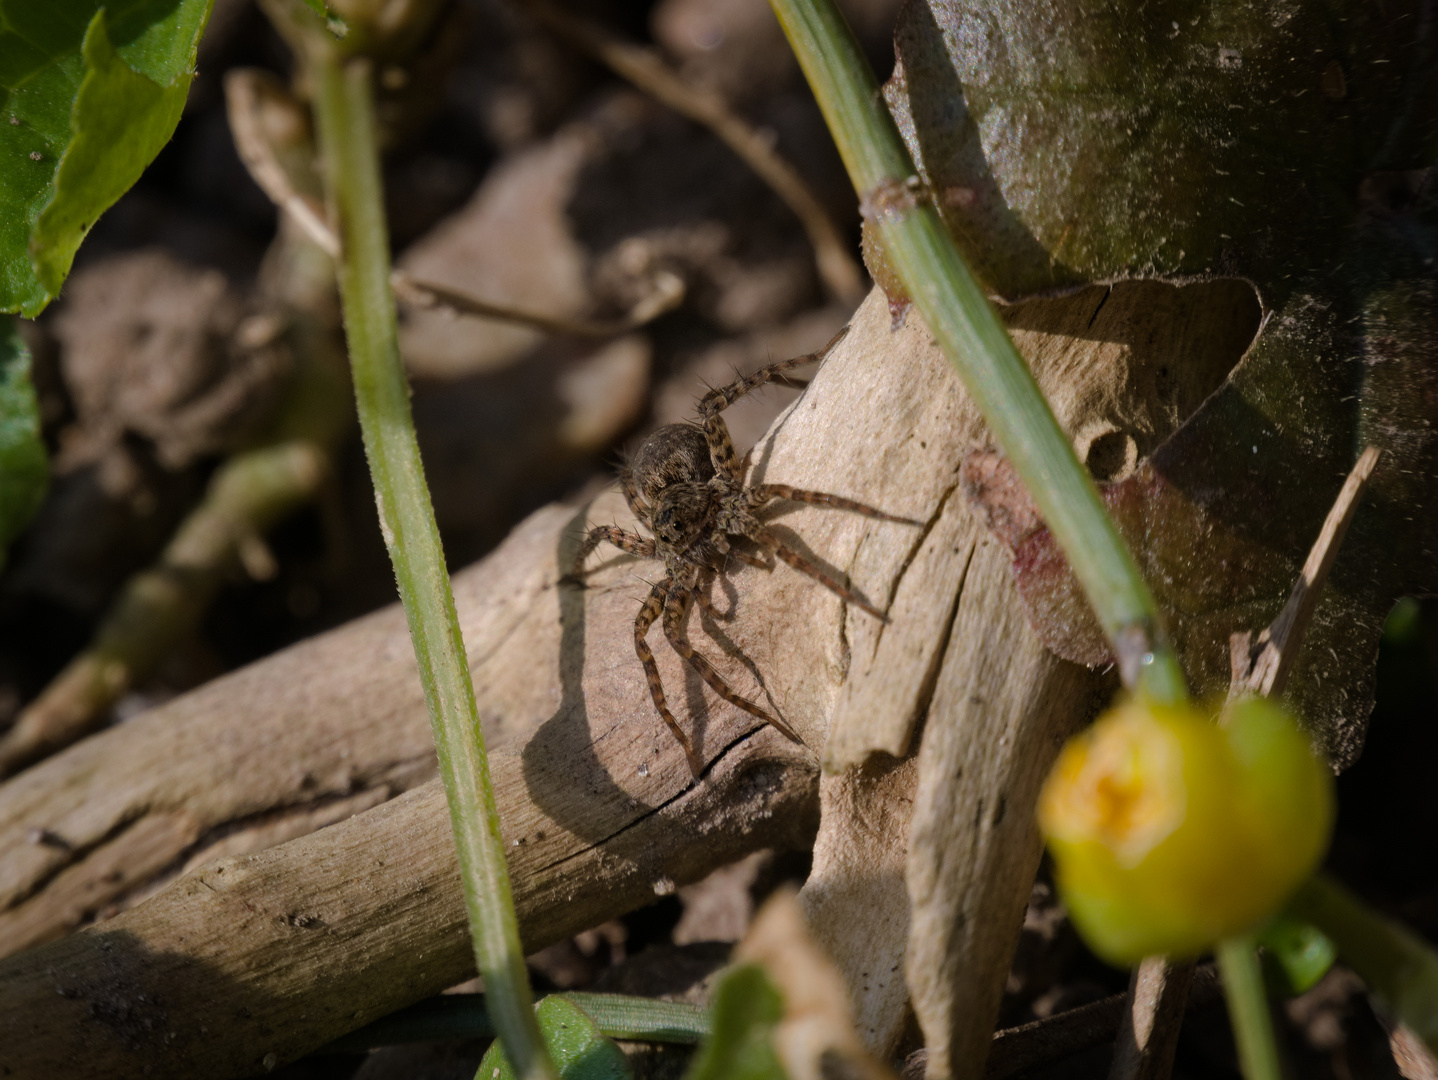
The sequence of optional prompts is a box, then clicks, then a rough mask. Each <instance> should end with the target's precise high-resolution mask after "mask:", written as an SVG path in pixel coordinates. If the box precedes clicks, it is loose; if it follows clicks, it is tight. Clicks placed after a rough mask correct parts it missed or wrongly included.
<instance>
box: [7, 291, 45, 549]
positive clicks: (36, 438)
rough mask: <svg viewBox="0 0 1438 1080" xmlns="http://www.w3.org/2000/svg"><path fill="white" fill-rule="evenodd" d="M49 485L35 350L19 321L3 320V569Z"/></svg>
mask: <svg viewBox="0 0 1438 1080" xmlns="http://www.w3.org/2000/svg"><path fill="white" fill-rule="evenodd" d="M48 482H49V468H48V465H47V463H46V460H45V445H44V443H42V442H41V441H40V406H39V403H38V402H37V401H36V400H35V387H34V386H33V385H31V382H30V350H28V349H27V348H25V343H24V341H22V340H21V339H20V335H19V333H17V332H16V328H15V320H14V319H13V318H9V317H6V316H0V565H3V564H4V561H5V550H6V548H8V547H9V546H10V541H12V540H14V539H15V537H16V536H17V535H18V534H19V533H20V530H21V529H23V528H24V527H25V526H26V524H27V523H28V522H29V521H30V519H31V518H32V517H34V515H35V511H36V510H38V509H39V508H40V502H41V500H43V499H44V497H45V488H46V485H47V484H48Z"/></svg>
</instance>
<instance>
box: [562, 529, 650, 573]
mask: <svg viewBox="0 0 1438 1080" xmlns="http://www.w3.org/2000/svg"><path fill="white" fill-rule="evenodd" d="M606 540H607V541H609V543H611V544H613V545H614V546H615V547H617V548H619V549H620V550H621V551H627V552H629V554H631V555H638V556H640V557H641V558H645V559H652V558H654V541H653V540H647V539H645V538H644V537H642V536H640V535H639V534H638V533H632V532H625V531H624V530H623V529H621V528H619V527H618V526H617V525H596V526H594V528H592V529H590V530H589V535H588V536H586V537H585V538H584V543H582V544H580V545H579V551H578V552H577V553H576V554H575V556H574V562H573V563H572V564H571V566H570V570H569V573H568V574H566V575H565V577H566V578H568V579H569V580H571V581H578V580H580V579H581V578H583V577H584V560H585V559H587V558H589V555H590V553H591V552H592V551H594V549H595V548H597V547H598V546H599V545H600V544H602V543H603V542H604V541H606Z"/></svg>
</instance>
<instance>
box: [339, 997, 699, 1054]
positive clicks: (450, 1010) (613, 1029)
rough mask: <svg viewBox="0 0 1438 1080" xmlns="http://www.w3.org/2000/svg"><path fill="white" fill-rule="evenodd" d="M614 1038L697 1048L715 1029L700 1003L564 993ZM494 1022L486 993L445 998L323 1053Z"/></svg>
mask: <svg viewBox="0 0 1438 1080" xmlns="http://www.w3.org/2000/svg"><path fill="white" fill-rule="evenodd" d="M559 997H562V998H564V1000H565V1001H568V1002H569V1003H570V1004H571V1005H574V1006H575V1007H577V1008H578V1009H580V1010H581V1011H582V1012H583V1013H585V1015H587V1016H588V1017H589V1018H590V1019H591V1020H593V1021H594V1023H595V1024H596V1025H597V1026H598V1028H599V1030H600V1031H601V1032H602V1033H603V1034H604V1035H606V1036H607V1037H608V1038H611V1039H630V1040H633V1041H636V1042H657V1043H669V1044H673V1045H678V1046H694V1045H696V1044H697V1043H698V1042H699V1040H700V1039H702V1038H704V1037H705V1036H707V1035H709V1034H710V1032H711V1031H712V1030H713V1025H712V1023H711V1022H710V1017H709V1013H708V1012H707V1011H706V1010H704V1009H702V1008H700V1007H699V1006H697V1005H687V1004H684V1003H683V1002H677V1001H656V1000H655V999H653V998H643V997H631V996H629V995H627V994H587V993H570V994H560V995H559ZM493 1037H494V1023H493V1022H492V1021H491V1020H490V1017H489V1009H488V1007H487V1005H486V1003H485V998H484V995H483V994H441V995H439V996H438V997H432V998H429V999H428V1000H426V1001H421V1002H420V1003H419V1004H417V1005H411V1006H410V1007H409V1008H407V1009H401V1010H400V1011H399V1012H396V1013H391V1014H390V1015H389V1016H386V1017H383V1018H381V1019H379V1020H376V1021H374V1023H372V1024H366V1025H365V1026H364V1027H362V1028H360V1029H358V1030H357V1031H352V1032H350V1033H349V1034H348V1035H343V1036H341V1037H340V1038H338V1039H336V1040H335V1041H334V1042H332V1043H330V1044H329V1045H328V1046H326V1047H324V1048H323V1049H322V1050H319V1051H317V1052H318V1053H331V1054H332V1053H352V1052H355V1051H361V1050H372V1049H374V1048H376V1047H380V1046H396V1045H399V1044H401V1043H417V1042H441V1041H445V1040H449V1039H489V1038H493Z"/></svg>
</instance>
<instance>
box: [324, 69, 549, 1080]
mask: <svg viewBox="0 0 1438 1080" xmlns="http://www.w3.org/2000/svg"><path fill="white" fill-rule="evenodd" d="M308 60H309V62H310V65H311V70H312V72H313V74H314V77H315V91H316V97H315V115H316V119H317V121H318V127H319V136H320V140H319V141H320V157H321V162H322V165H323V172H324V177H325V186H326V193H327V196H328V198H329V200H330V202H331V205H332V206H333V208H334V211H335V212H336V213H337V215H338V220H339V228H340V238H341V244H342V247H343V255H342V257H341V259H340V264H339V284H340V299H341V302H342V304H343V308H344V325H345V336H346V338H347V340H348V343H349V352H350V365H351V369H352V372H353V378H354V388H355V403H356V406H357V408H358V412H359V419H360V428H361V431H362V433H363V436H364V446H365V454H366V456H367V457H368V459H369V466H370V474H371V476H372V478H373V480H374V489H375V500H376V503H377V504H378V507H379V520H380V531H381V532H382V533H383V534H384V541H385V546H386V547H387V548H388V549H389V555H390V560H391V562H393V564H394V570H395V577H396V578H397V579H398V582H399V594H400V599H401V600H402V601H403V602H404V610H405V615H406V616H407V617H408V619H409V631H410V637H411V639H412V640H413V642H414V652H415V658H416V659H417V660H418V661H419V672H420V681H421V682H422V684H423V686H424V695H425V701H426V703H427V704H428V705H429V715H430V723H431V726H432V728H433V731H434V744H435V749H436V750H437V751H438V754H439V766H440V774H441V776H442V777H443V779H444V788H445V794H446V795H447V797H448V800H449V814H450V822H451V824H452V825H453V828H454V839H455V845H456V847H457V848H458V850H459V867H460V874H461V877H462V878H463V882H464V895H465V902H466V906H467V908H468V911H469V926H470V934H471V936H472V937H473V939H474V955H475V960H476V962H477V964H478V966H479V970H480V973H481V974H482V975H483V976H484V983H485V988H486V989H487V990H488V991H489V997H490V1004H491V1010H492V1013H493V1016H494V1024H495V1027H496V1028H497V1029H498V1031H499V1033H500V1038H501V1039H502V1040H503V1041H504V1046H505V1050H506V1051H507V1053H508V1055H509V1059H510V1061H512V1062H513V1063H514V1065H515V1069H516V1071H517V1072H518V1074H519V1075H520V1076H522V1077H525V1078H527V1080H542V1078H551V1077H553V1076H554V1068H553V1065H552V1064H551V1063H550V1060H549V1056H548V1054H547V1053H546V1051H545V1048H544V1043H543V1041H542V1040H541V1039H540V1035H539V1025H538V1024H537V1023H536V1022H535V1017H534V1007H533V998H532V996H531V994H530V989H529V980H528V977H527V975H526V972H525V968H524V953H523V951H522V949H521V947H520V943H519V926H518V922H517V920H516V918H515V914H514V901H513V898H512V895H511V890H510V884H509V868H508V866H507V865H506V863H505V858H504V845H503V841H502V840H501V838H500V832H499V813H498V811H497V809H496V808H495V804H494V789H493V787H492V786H491V784H490V779H489V766H488V763H487V761H486V758H485V751H484V736H483V734H482V733H481V731H480V726H479V716H478V712H477V710H476V709H475V703H474V686H473V684H472V683H471V682H470V677H469V667H468V664H467V663H466V660H465V652H464V642H463V640H462V639H461V637H460V631H459V620H458V618H457V616H456V614H455V609H454V596H453V594H452V593H451V591H450V586H449V573H448V571H447V569H446V567H445V562H444V552H443V550H442V549H441V547H440V541H439V530H438V529H437V528H436V527H435V521H434V509H433V507H432V506H431V505H430V501H429V489H428V487H427V486H426V484H425V480H424V470H423V468H422V466H421V464H420V458H419V444H418V443H417V442H416V440H415V433H414V420H413V418H412V416H411V414H410V406H409V388H408V385H407V384H406V382H405V377H404V372H403V370H402V368H401V366H400V358H399V342H398V337H397V335H396V325H395V301H394V296H393V294H392V293H391V292H390V285H389V273H390V256H389V237H388V233H387V229H386V224H385V217H384V203H383V195H382V188H381V181H380V171H379V148H378V144H377V138H376V132H375V116H374V97H373V86H372V69H371V65H370V64H369V62H368V61H366V60H359V59H356V60H348V61H342V60H341V59H340V58H339V57H337V56H336V55H335V53H334V51H333V50H331V49H329V48H327V47H324V46H323V45H317V46H316V47H313V48H311V49H310V50H309V55H308Z"/></svg>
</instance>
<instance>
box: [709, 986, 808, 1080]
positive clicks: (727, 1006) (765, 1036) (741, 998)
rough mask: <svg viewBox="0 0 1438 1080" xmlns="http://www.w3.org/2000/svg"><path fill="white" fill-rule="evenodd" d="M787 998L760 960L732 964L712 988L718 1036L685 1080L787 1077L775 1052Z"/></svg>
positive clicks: (739, 1079)
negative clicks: (779, 1025) (757, 961)
mask: <svg viewBox="0 0 1438 1080" xmlns="http://www.w3.org/2000/svg"><path fill="white" fill-rule="evenodd" d="M783 1015H784V1000H783V998H782V997H781V996H780V994H779V991H778V989H776V988H775V986H774V984H773V983H772V982H771V981H770V980H769V976H768V975H767V974H766V973H765V971H764V969H763V968H762V967H760V966H759V965H757V964H743V965H741V966H739V967H734V968H730V969H729V971H728V972H727V973H726V974H725V975H724V977H723V978H722V979H720V981H719V985H718V986H717V987H716V988H715V990H714V1005H713V1023H714V1034H713V1035H712V1036H711V1037H710V1038H709V1039H707V1040H705V1042H704V1043H703V1045H701V1046H700V1048H699V1053H698V1054H697V1055H696V1056H695V1059H694V1064H693V1066H692V1067H691V1068H690V1070H689V1073H688V1075H687V1076H686V1078H685V1080H786V1077H785V1073H784V1066H783V1065H782V1064H780V1062H779V1055H778V1054H777V1053H776V1052H775V1050H774V1029H775V1028H776V1027H777V1026H778V1024H779V1021H780V1020H781V1019H782V1018H783Z"/></svg>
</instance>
